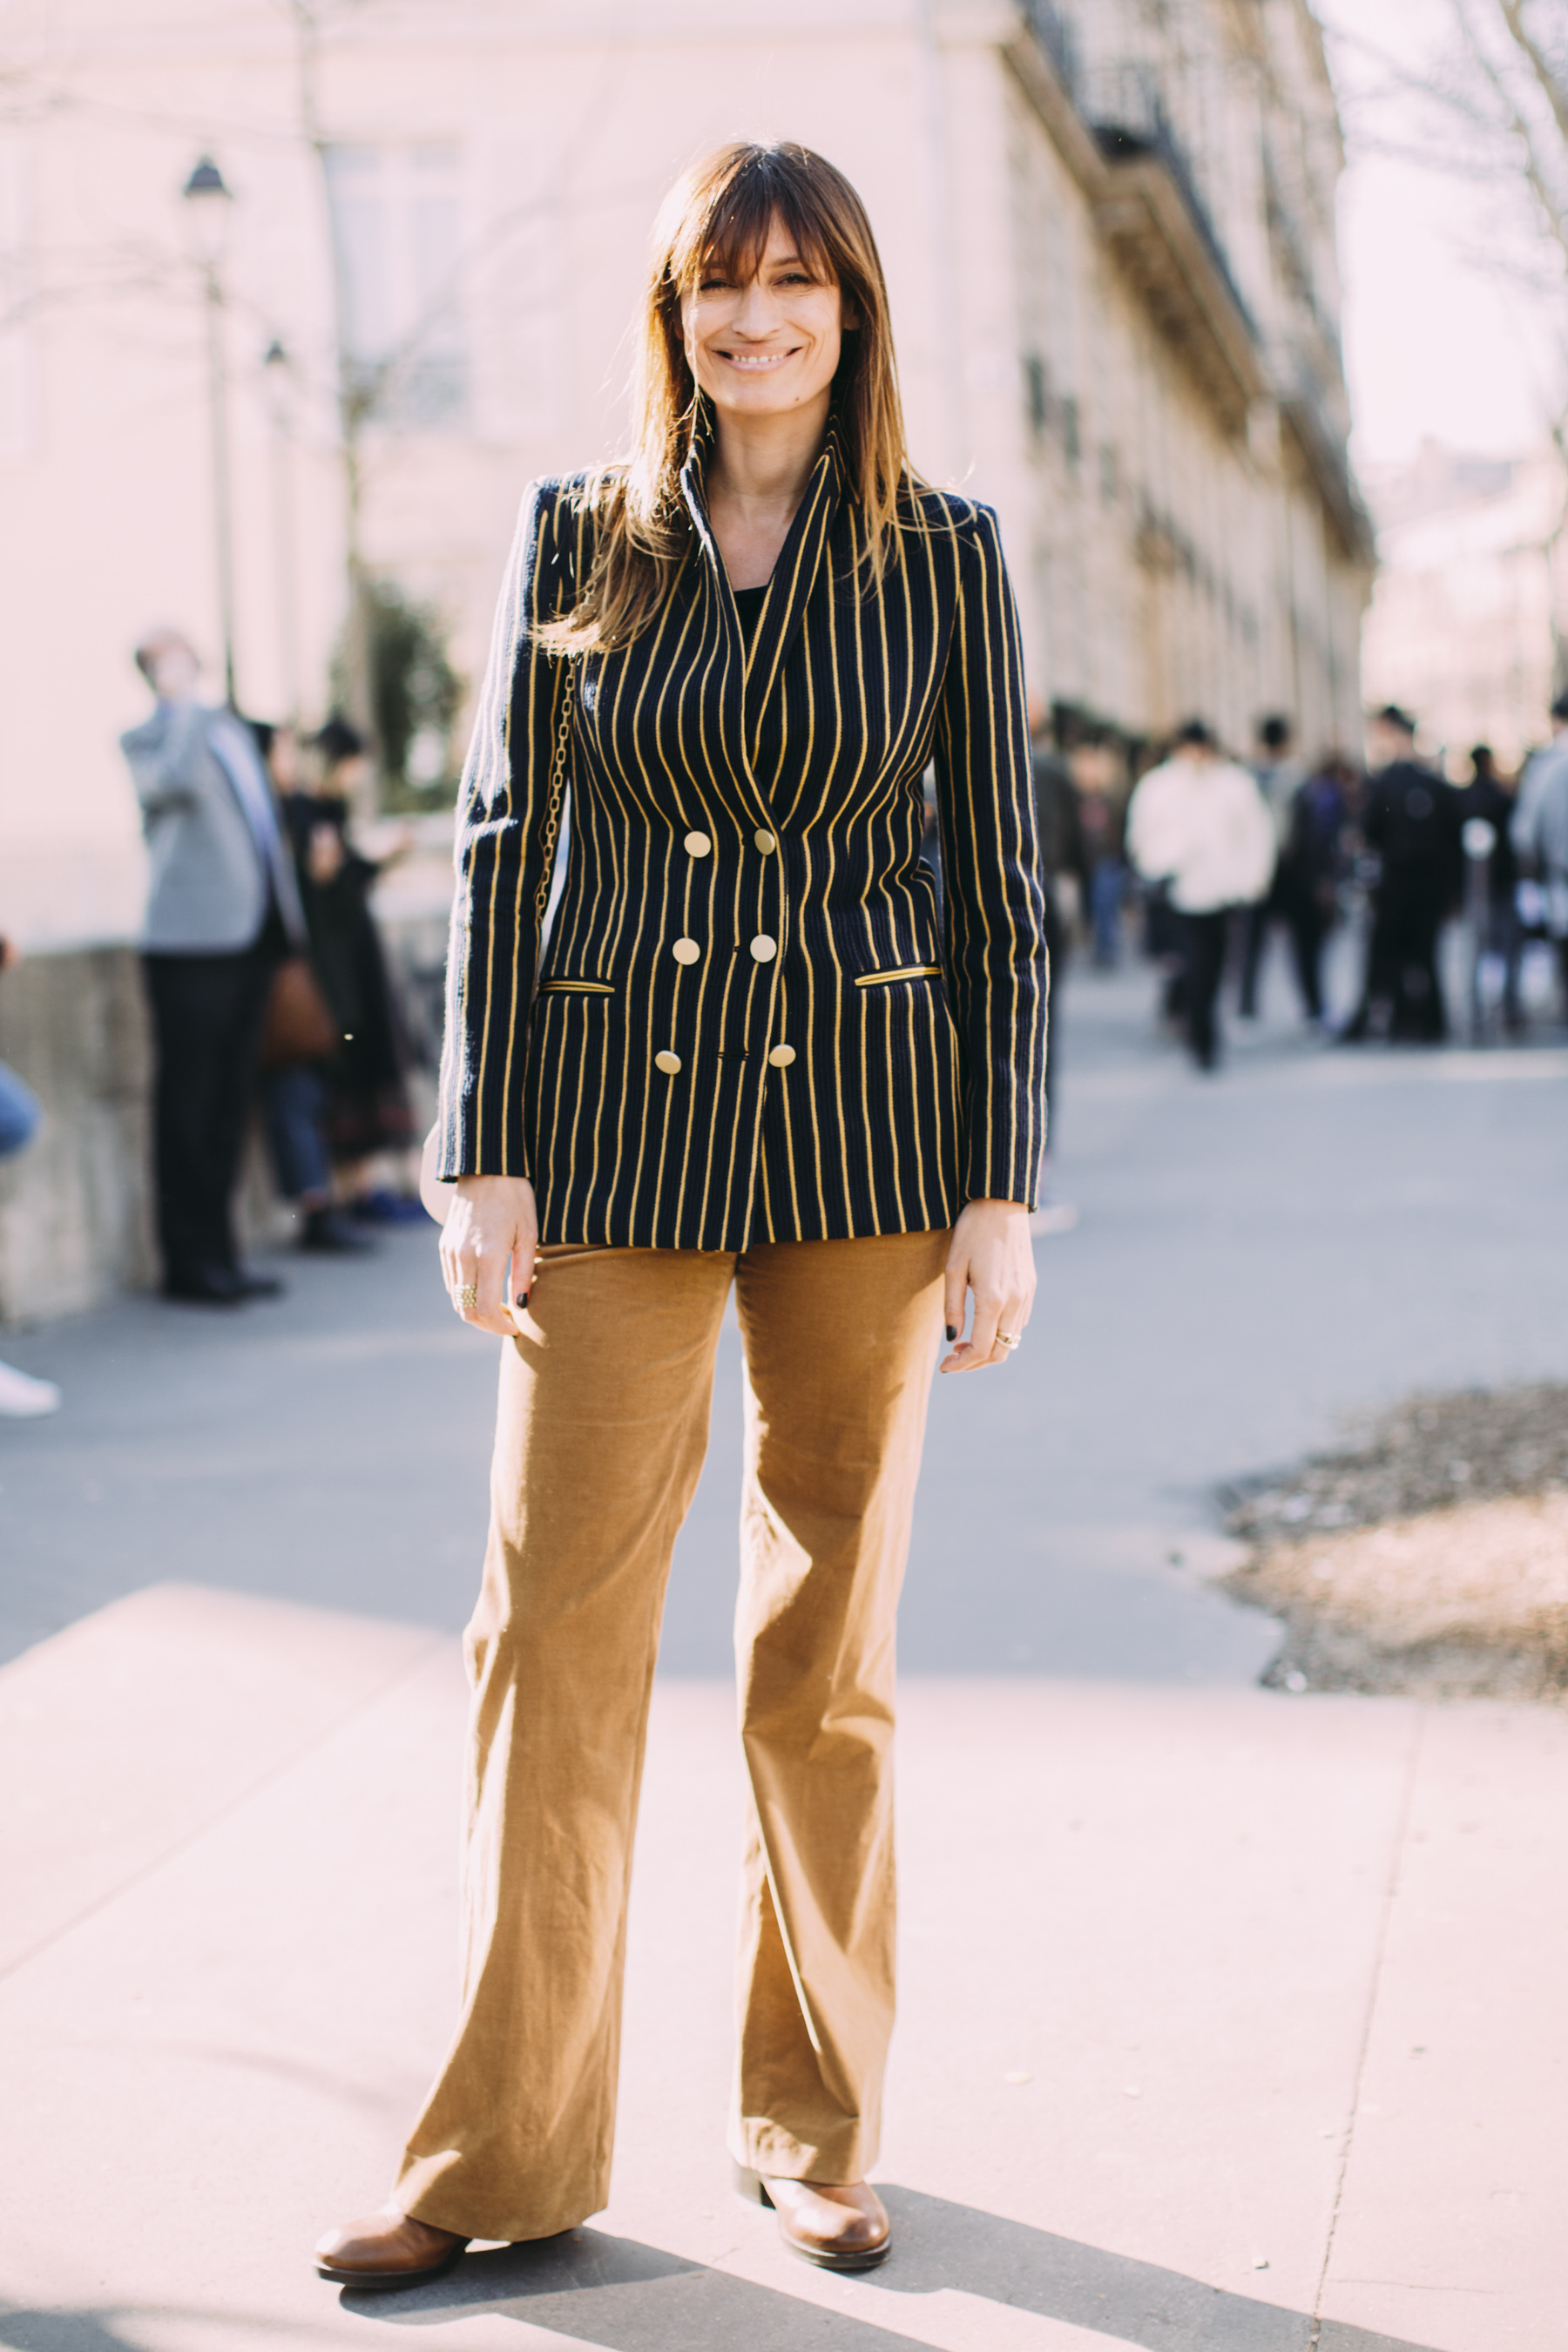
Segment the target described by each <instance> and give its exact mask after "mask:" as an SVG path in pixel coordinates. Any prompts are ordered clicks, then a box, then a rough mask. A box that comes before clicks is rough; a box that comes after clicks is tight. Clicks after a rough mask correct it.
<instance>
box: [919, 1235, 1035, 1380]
mask: <svg viewBox="0 0 1568 2352" xmlns="http://www.w3.org/2000/svg"><path fill="white" fill-rule="evenodd" d="M967 1290H973V1293H974V1328H973V1331H972V1332H971V1334H970V1336H969V1338H968V1339H960V1340H959V1341H958V1344H957V1346H956V1347H954V1348H953V1349H952V1351H951V1353H950V1354H948V1355H946V1356H944V1357H943V1358H942V1362H941V1364H940V1366H939V1367H938V1370H941V1371H944V1372H979V1371H984V1369H985V1367H986V1366H987V1365H988V1364H1005V1362H1006V1360H1007V1359H1008V1357H1009V1356H1011V1355H1012V1354H1013V1353H1014V1352H1015V1351H1014V1349H1012V1348H1010V1347H1009V1346H1008V1345H1007V1341H1008V1340H1009V1339H1012V1340H1017V1339H1022V1338H1023V1336H1024V1327H1025V1325H1026V1323H1027V1322H1028V1319H1029V1310H1030V1308H1031V1307H1033V1305H1034V1303H1035V1253H1034V1248H1033V1245H1032V1244H1031V1243H1030V1240H1029V1212H1028V1210H1027V1209H1026V1207H1025V1206H1024V1203H1023V1202H1022V1201H971V1202H970V1203H969V1205H968V1207H967V1208H966V1209H964V1210H963V1213H962V1214H961V1215H960V1217H959V1220H958V1223H957V1224H956V1225H954V1227H953V1229H952V1244H951V1246H950V1248H949V1250H948V1253H947V1282H946V1286H945V1289H944V1292H943V1303H944V1307H945V1313H946V1321H947V1334H948V1338H949V1339H950V1340H952V1339H954V1338H956V1336H957V1334H958V1333H959V1332H960V1331H962V1330H963V1317H964V1293H965V1291H967ZM1004 1334H1005V1337H1004Z"/></svg>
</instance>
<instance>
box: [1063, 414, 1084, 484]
mask: <svg viewBox="0 0 1568 2352" xmlns="http://www.w3.org/2000/svg"><path fill="white" fill-rule="evenodd" d="M1062 450H1063V453H1064V455H1065V456H1066V457H1067V461H1068V465H1069V466H1073V467H1076V466H1077V464H1078V461H1079V458H1080V457H1082V455H1083V440H1082V436H1081V435H1080V433H1079V421H1078V402H1077V400H1076V399H1073V398H1071V397H1069V398H1068V399H1067V400H1064V401H1063V403H1062Z"/></svg>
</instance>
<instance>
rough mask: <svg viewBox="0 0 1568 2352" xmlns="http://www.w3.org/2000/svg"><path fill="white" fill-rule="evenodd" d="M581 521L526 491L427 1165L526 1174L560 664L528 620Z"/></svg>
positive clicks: (463, 794)
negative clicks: (435, 1136)
mask: <svg viewBox="0 0 1568 2352" xmlns="http://www.w3.org/2000/svg"><path fill="white" fill-rule="evenodd" d="M578 529H579V523H578V519H577V517H576V516H575V515H574V512H573V509H572V502H571V500H570V498H569V496H568V495H567V494H566V493H565V491H564V490H563V488H562V486H561V485H560V484H558V483H548V482H536V483H533V484H531V486H530V488H529V489H528V491H527V492H526V494H525V496H524V498H523V501H522V511H521V516H520V517H519V520H518V527H517V536H516V538H515V540H514V541H513V542H512V550H511V554H510V559H509V561H508V564H507V571H506V577H505V580H504V582H503V583H502V586H501V594H500V604H499V605H498V607H497V610H496V617H495V626H494V630H493V633H492V635H491V639H490V653H489V666H488V667H487V670H486V673H485V681H484V686H483V688H482V690H481V692H480V696H479V709H478V713H477V716H476V719H475V722H474V733H473V740H472V742H471V743H470V745H469V749H468V762H467V765H466V766H465V768H464V771H463V782H462V785H461V787H460V790H459V794H458V839H457V857H456V863H457V872H458V887H457V894H456V897H455V898H454V901H453V907H452V933H451V940H450V944H449V947H448V950H447V1034H446V1043H445V1046H444V1049H443V1052H442V1056H441V1101H440V1129H441V1151H440V1159H439V1162H438V1165H437V1173H438V1174H439V1176H440V1177H441V1179H442V1180H443V1181H447V1182H450V1181H454V1180H455V1179H456V1178H458V1176H526V1175H529V1174H531V1170H530V1168H529V1165H528V1154H527V1147H526V1140H525V1137H524V1129H523V1099H522V1097H523V1087H522V1080H523V1061H524V1055H525V1052H526V1047H527V1038H528V1024H529V1016H530V1012H531V1006H532V1003H533V987H534V980H535V976H536V973H537V970H538V965H539V950H540V899H541V896H542V888H541V886H542V884H543V883H545V882H546V880H547V878H548V877H547V859H548V856H549V854H550V853H549V850H548V849H547V835H548V831H549V808H550V774H551V761H552V755H553V752H554V748H555V736H556V730H557V727H558V726H559V723H560V719H561V711H562V698H563V695H564V693H565V690H566V679H567V664H566V662H565V661H564V660H563V659H560V658H556V657H554V656H551V655H549V654H546V653H543V652H542V651H541V650H540V648H539V646H538V644H537V642H536V640H535V637H534V630H535V627H536V626H537V625H539V624H540V623H542V622H546V621H550V620H553V619H554V618H556V617H557V615H558V614H562V613H563V612H565V611H568V610H569V609H570V606H571V604H572V600H573V595H574V581H575V579H576V577H577V569H576V563H575V561H574V558H575V550H576V538H577V532H578Z"/></svg>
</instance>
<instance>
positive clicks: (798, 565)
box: [745, 419, 843, 768]
mask: <svg viewBox="0 0 1568 2352" xmlns="http://www.w3.org/2000/svg"><path fill="white" fill-rule="evenodd" d="M842 493H843V461H842V459H841V457H840V456H839V449H838V427H837V420H836V419H834V420H830V421H829V424H828V427H827V438H826V441H825V442H824V443H823V445H822V452H821V455H820V456H819V457H818V458H817V460H816V465H815V466H814V467H812V472H811V479H810V481H809V482H808V483H807V484H806V489H805V497H804V498H803V499H802V500H801V502H800V504H799V506H798V507H797V508H796V509H795V520H794V521H793V522H792V523H791V525H790V527H789V536H788V538H787V539H786V540H785V541H784V546H783V548H782V549H781V550H780V552H779V560H778V562H776V563H775V564H774V566H773V577H772V578H771V579H770V580H769V582H768V593H767V594H766V596H765V597H764V598H763V609H762V614H761V617H760V618H759V620H758V622H757V634H756V635H755V636H754V637H753V638H752V649H751V654H750V657H749V658H748V660H747V663H746V690H745V706H746V760H747V764H748V765H749V766H752V767H753V768H754V766H755V763H756V760H757V755H758V751H759V748H760V745H761V741H762V725H763V711H764V710H765V709H766V708H767V704H768V698H769V696H770V695H771V694H772V693H773V687H774V685H775V683H776V682H777V679H778V675H779V672H780V670H781V669H782V668H783V667H784V662H785V660H786V659H787V657H788V655H789V650H790V647H791V646H793V645H794V643H795V638H796V637H797V636H798V635H799V634H800V627H801V624H802V622H803V621H804V620H805V607H806V601H807V599H808V598H809V596H810V594H811V592H812V589H813V587H814V586H815V585H816V575H817V573H818V572H819V571H820V570H821V567H822V562H823V552H824V550H825V549H826V545H827V539H828V534H829V532H830V531H831V530H832V528H833V523H834V519H835V517H836V516H837V512H838V501H839V499H840V497H841V496H842Z"/></svg>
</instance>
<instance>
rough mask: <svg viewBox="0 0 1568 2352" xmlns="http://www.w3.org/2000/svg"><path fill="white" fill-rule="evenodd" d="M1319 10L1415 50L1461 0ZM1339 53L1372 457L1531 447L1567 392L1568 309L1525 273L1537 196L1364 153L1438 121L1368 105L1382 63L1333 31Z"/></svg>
mask: <svg viewBox="0 0 1568 2352" xmlns="http://www.w3.org/2000/svg"><path fill="white" fill-rule="evenodd" d="M1476 5H1480V6H1482V7H1484V6H1485V5H1487V0H1476ZM1318 14H1319V16H1320V17H1321V20H1322V22H1323V24H1324V25H1325V26H1326V27H1327V28H1328V29H1329V30H1330V32H1331V34H1332V32H1333V30H1334V28H1335V27H1337V26H1342V27H1344V28H1346V29H1347V30H1348V31H1352V32H1353V33H1354V34H1355V35H1357V36H1359V37H1360V39H1361V41H1363V42H1365V43H1371V44H1374V45H1375V46H1376V47H1379V48H1382V49H1384V50H1385V51H1386V52H1388V53H1390V54H1392V55H1394V56H1396V57H1398V58H1402V59H1405V60H1411V59H1415V58H1420V57H1421V56H1423V55H1424V54H1426V52H1427V51H1428V49H1429V47H1431V45H1432V44H1433V43H1434V42H1435V41H1440V40H1442V39H1444V38H1446V37H1447V33H1448V28H1449V27H1450V26H1452V24H1453V14H1452V5H1451V0H1319V6H1318ZM1331 55H1332V57H1333V59H1334V64H1335V68H1336V73H1337V74H1338V76H1339V78H1340V79H1341V83H1342V91H1343V93H1344V95H1345V97H1346V98H1347V100H1350V103H1348V104H1347V107H1346V112H1347V117H1348V121H1347V129H1348V131H1349V133H1350V146H1351V163H1350V168H1349V170H1348V171H1347V172H1346V173H1345V177H1344V181H1343V184H1342V194H1341V200H1340V206H1341V208H1340V262H1341V268H1342V274H1343V279H1344V338H1345V362H1346V368H1347V371H1348V373H1349V377H1350V388H1351V402H1352V411H1353V415H1354V443H1353V448H1354V454H1355V457H1356V460H1357V462H1358V463H1359V464H1362V465H1373V464H1382V463H1388V462H1396V461H1399V460H1402V459H1405V458H1406V457H1411V456H1413V455H1414V454H1415V450H1416V448H1417V447H1418V446H1419V445H1420V443H1421V441H1422V440H1423V438H1424V437H1426V436H1431V437H1432V438H1434V439H1436V440H1438V441H1444V442H1447V443H1448V444H1449V445H1450V446H1453V447H1456V448H1459V449H1465V450H1473V451H1476V452H1478V453H1487V454H1497V455H1500V456H1507V455H1513V454H1517V453H1519V452H1521V451H1522V450H1524V449H1527V448H1530V447H1531V446H1534V445H1536V444H1538V443H1539V442H1540V441H1541V440H1542V437H1543V434H1542V422H1543V418H1544V416H1545V415H1547V414H1548V413H1549V412H1548V405H1547V404H1548V401H1549V400H1550V399H1551V396H1552V394H1553V393H1555V394H1556V395H1557V401H1558V404H1561V401H1562V399H1563V388H1564V376H1565V373H1568V371H1564V368H1563V358H1562V356H1561V353H1562V341H1561V338H1562V335H1563V315H1564V309H1565V307H1568V306H1563V305H1559V304H1554V303H1552V301H1550V300H1549V299H1544V298H1543V297H1542V295H1541V294H1540V293H1538V292H1535V291H1533V290H1531V289H1527V288H1526V287H1523V286H1521V285H1520V284H1519V283H1518V281H1517V278H1515V277H1514V276H1512V275H1511V274H1510V268H1509V267H1508V264H1509V261H1510V257H1515V256H1517V257H1519V258H1520V259H1521V260H1522V259H1523V258H1524V255H1525V249H1526V248H1527V247H1528V246H1529V243H1530V239H1529V235H1528V231H1527V229H1526V227H1525V226H1524V224H1525V221H1526V218H1527V213H1526V208H1525V205H1524V202H1523V199H1522V198H1521V201H1520V204H1519V205H1518V207H1517V209H1515V208H1512V207H1511V206H1510V205H1508V204H1507V203H1506V202H1504V201H1502V200H1500V198H1499V196H1498V194H1496V193H1495V192H1494V191H1493V190H1492V189H1490V188H1489V187H1483V186H1479V185H1477V184H1474V183H1467V182H1465V181H1463V180H1460V179H1458V178H1456V177H1454V176H1453V175H1451V174H1449V173H1443V172H1440V171H1427V170H1424V169H1422V168H1421V167H1420V166H1419V165H1418V164H1417V163H1414V162H1405V161H1401V160H1397V159H1394V158H1390V157H1386V156H1381V155H1376V154H1373V155H1368V154H1366V153H1364V152H1358V148H1360V147H1361V146H1362V145H1363V142H1364V137H1365V135H1366V134H1367V133H1368V132H1370V133H1371V134H1372V135H1373V136H1374V137H1378V138H1386V139H1388V140H1389V141H1391V142H1405V141H1406V140H1407V141H1408V143H1410V144H1411V145H1415V144H1418V143H1420V144H1423V145H1424V146H1425V145H1426V144H1427V143H1429V140H1430V132H1429V131H1426V130H1424V129H1423V128H1422V127H1420V126H1418V125H1417V124H1415V122H1406V121H1404V120H1402V116H1403V109H1402V108H1400V107H1399V105H1398V103H1397V101H1382V100H1380V101H1379V103H1378V104H1377V105H1376V107H1375V108H1373V107H1369V106H1367V105H1366V104H1365V103H1364V102H1363V104H1360V105H1358V104H1356V103H1355V102H1354V100H1353V94H1352V92H1353V89H1355V88H1360V89H1365V88H1366V87H1367V86H1368V79H1370V78H1372V77H1374V76H1376V75H1377V73H1378V68H1377V66H1376V64H1375V61H1374V60H1373V59H1371V58H1368V57H1367V55H1366V53H1365V50H1364V49H1363V48H1361V47H1352V46H1351V45H1349V44H1336V43H1333V42H1332V41H1331ZM1363 77H1364V78H1366V79H1363ZM1358 132H1360V133H1361V134H1362V137H1361V138H1359V139H1358V135H1357V134H1358Z"/></svg>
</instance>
